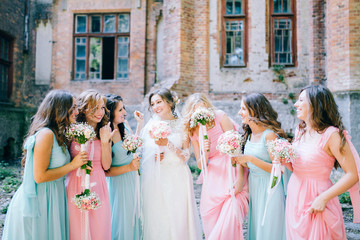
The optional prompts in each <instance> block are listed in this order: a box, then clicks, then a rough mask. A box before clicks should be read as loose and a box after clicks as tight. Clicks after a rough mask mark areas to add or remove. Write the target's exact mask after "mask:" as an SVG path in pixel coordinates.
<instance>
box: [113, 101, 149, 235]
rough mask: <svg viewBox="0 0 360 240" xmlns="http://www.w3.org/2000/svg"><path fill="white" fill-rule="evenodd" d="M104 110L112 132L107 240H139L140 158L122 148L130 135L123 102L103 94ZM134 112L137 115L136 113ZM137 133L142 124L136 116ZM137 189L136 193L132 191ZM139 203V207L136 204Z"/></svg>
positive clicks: (140, 117)
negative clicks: (109, 230)
mask: <svg viewBox="0 0 360 240" xmlns="http://www.w3.org/2000/svg"><path fill="white" fill-rule="evenodd" d="M106 107H107V109H108V110H109V112H110V122H111V124H110V127H111V129H112V130H116V131H115V134H114V135H113V137H112V142H113V146H112V154H113V158H112V163H111V168H110V169H109V171H108V172H107V173H106V176H107V177H109V178H108V187H109V194H110V206H111V239H114V240H121V239H129V240H137V239H141V222H140V211H139V210H140V201H138V200H140V195H139V193H140V192H139V191H140V189H139V187H140V185H139V176H138V172H137V170H138V169H139V167H140V158H139V157H137V155H136V154H132V153H128V152H127V151H126V150H125V149H123V148H122V146H121V145H122V143H123V140H124V138H125V136H126V135H127V134H132V131H131V128H130V127H129V126H128V125H127V124H126V120H125V117H126V110H125V106H124V103H123V99H122V98H121V97H120V96H118V95H113V94H109V95H106ZM136 113H138V112H136ZM136 113H135V114H134V115H135V118H136V119H137V120H138V130H139V129H141V128H142V126H143V124H144V120H143V116H142V114H140V113H138V114H139V115H137V114H136ZM136 190H138V191H136ZM137 204H139V205H137Z"/></svg>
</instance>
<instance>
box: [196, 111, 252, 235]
mask: <svg viewBox="0 0 360 240" xmlns="http://www.w3.org/2000/svg"><path fill="white" fill-rule="evenodd" d="M224 115H225V113H224V112H223V111H220V110H216V111H215V126H214V127H213V128H211V129H209V130H208V131H207V134H208V137H209V139H210V141H211V142H210V143H211V145H210V152H209V159H208V165H207V169H208V175H207V177H206V178H205V179H204V181H203V185H202V190H201V201H200V214H201V218H202V224H203V230H204V233H205V237H206V239H214V240H215V239H216V240H219V239H228V240H232V239H234V240H235V239H244V237H243V231H242V223H243V221H244V218H245V216H246V214H247V211H248V207H249V191H248V181H247V170H245V169H244V182H243V190H242V191H241V192H240V193H238V194H236V195H235V197H236V207H237V208H238V211H239V213H240V219H237V218H236V213H235V210H234V207H233V205H232V199H231V195H230V194H229V188H228V185H229V183H228V170H227V169H228V164H231V163H230V161H229V157H228V156H227V155H223V154H220V152H219V151H218V150H216V145H217V141H218V138H219V136H220V135H221V134H222V133H223V130H222V128H221V125H220V122H221V119H222V118H223V116H224ZM193 138H196V140H198V139H197V138H198V136H197V135H196V134H195V135H194V136H193ZM232 169H233V170H235V169H234V168H233V167H232ZM236 175H237V173H236Z"/></svg>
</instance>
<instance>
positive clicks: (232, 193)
mask: <svg viewBox="0 0 360 240" xmlns="http://www.w3.org/2000/svg"><path fill="white" fill-rule="evenodd" d="M228 156H229V161H228V164H227V171H228V174H227V175H228V184H229V189H230V196H231V205H232V207H233V209H234V212H235V217H236V219H237V220H238V225H239V224H241V219H240V209H239V207H238V206H237V204H236V203H237V201H236V196H235V189H234V184H235V182H236V181H234V180H233V179H234V175H235V174H234V171H235V168H234V167H233V166H232V164H231V157H232V156H230V155H228Z"/></svg>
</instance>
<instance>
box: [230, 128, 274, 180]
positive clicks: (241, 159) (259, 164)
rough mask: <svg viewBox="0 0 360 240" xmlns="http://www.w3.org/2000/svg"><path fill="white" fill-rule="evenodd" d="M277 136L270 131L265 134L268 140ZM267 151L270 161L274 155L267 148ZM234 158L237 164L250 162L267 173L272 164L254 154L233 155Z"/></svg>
mask: <svg viewBox="0 0 360 240" xmlns="http://www.w3.org/2000/svg"><path fill="white" fill-rule="evenodd" d="M277 138H278V136H277V135H276V134H275V133H273V132H271V133H268V134H267V135H266V137H265V140H266V141H267V142H268V141H272V140H275V139H277ZM268 153H269V156H270V160H271V162H272V161H273V160H274V156H273V155H272V154H271V153H270V152H269V150H268ZM235 159H236V162H237V163H239V164H244V163H247V162H250V163H252V164H254V165H255V166H257V167H259V168H261V169H262V170H264V171H266V172H268V173H271V168H272V164H271V163H267V162H265V161H262V160H260V159H258V158H257V157H255V156H252V155H242V156H239V157H235Z"/></svg>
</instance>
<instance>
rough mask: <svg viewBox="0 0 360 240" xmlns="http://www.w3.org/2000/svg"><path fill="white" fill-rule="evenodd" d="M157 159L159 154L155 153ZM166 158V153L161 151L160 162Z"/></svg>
mask: <svg viewBox="0 0 360 240" xmlns="http://www.w3.org/2000/svg"><path fill="white" fill-rule="evenodd" d="M156 159H157V154H156V153H155V160H156ZM162 160H164V153H163V152H162V153H160V162H161V161H162Z"/></svg>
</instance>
